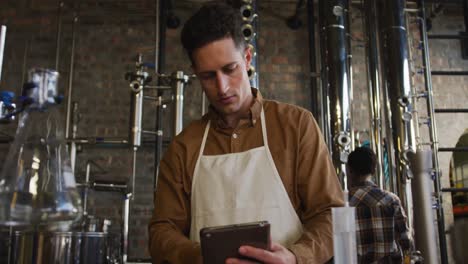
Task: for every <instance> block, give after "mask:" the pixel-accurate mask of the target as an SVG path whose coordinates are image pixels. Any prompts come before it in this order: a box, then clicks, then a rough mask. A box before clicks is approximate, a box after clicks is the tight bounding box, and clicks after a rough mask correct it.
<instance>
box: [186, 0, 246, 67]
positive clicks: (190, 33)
mask: <svg viewBox="0 0 468 264" xmlns="http://www.w3.org/2000/svg"><path fill="white" fill-rule="evenodd" d="M227 37H231V38H232V40H233V41H234V44H235V46H236V48H238V49H243V48H244V47H246V41H245V39H244V36H243V34H242V16H241V14H240V12H239V10H236V9H234V8H233V7H231V6H229V5H227V4H224V3H219V2H209V3H207V4H205V5H203V6H202V7H201V8H200V9H199V10H198V11H197V12H196V13H195V14H194V15H193V16H192V17H191V18H190V19H189V20H187V22H185V24H184V27H183V29H182V32H181V41H182V45H183V47H184V49H185V51H186V52H187V54H188V56H189V58H190V60H191V61H192V63H193V57H192V55H193V52H194V50H196V49H198V48H200V47H202V46H204V45H206V44H208V43H211V42H213V41H216V40H220V39H224V38H227Z"/></svg>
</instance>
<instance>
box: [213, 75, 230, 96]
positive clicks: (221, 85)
mask: <svg viewBox="0 0 468 264" xmlns="http://www.w3.org/2000/svg"><path fill="white" fill-rule="evenodd" d="M216 88H217V89H218V93H219V94H225V93H226V92H227V90H228V89H229V85H228V80H227V76H225V75H224V74H222V73H216Z"/></svg>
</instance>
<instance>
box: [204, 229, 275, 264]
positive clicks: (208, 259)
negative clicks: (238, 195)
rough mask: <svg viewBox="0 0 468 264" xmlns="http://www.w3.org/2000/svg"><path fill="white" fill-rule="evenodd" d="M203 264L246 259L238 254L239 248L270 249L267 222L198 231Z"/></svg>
mask: <svg viewBox="0 0 468 264" xmlns="http://www.w3.org/2000/svg"><path fill="white" fill-rule="evenodd" d="M200 241H201V248H202V255H203V263H204V264H224V263H225V261H226V259H227V258H232V257H233V258H240V259H248V258H247V257H244V256H242V255H240V254H239V248H240V247H241V246H253V247H256V248H262V249H266V250H269V249H270V224H269V223H268V222H267V221H260V222H251V223H242V224H236V225H227V226H216V227H205V228H203V229H201V230H200Z"/></svg>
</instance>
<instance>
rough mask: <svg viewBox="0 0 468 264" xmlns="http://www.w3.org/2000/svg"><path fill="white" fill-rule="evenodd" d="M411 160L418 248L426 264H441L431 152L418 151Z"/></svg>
mask: <svg viewBox="0 0 468 264" xmlns="http://www.w3.org/2000/svg"><path fill="white" fill-rule="evenodd" d="M410 159H411V170H412V171H413V175H414V178H413V184H412V189H413V192H412V193H413V201H414V228H415V232H414V234H415V242H416V247H417V249H418V250H420V251H421V253H422V256H423V258H424V263H427V264H432V263H434V264H435V263H439V256H438V254H437V242H436V241H437V240H436V230H435V226H434V222H435V219H434V216H433V213H432V199H431V197H432V186H431V185H432V179H431V175H430V172H431V170H432V162H431V160H432V155H431V151H428V150H422V149H418V151H417V152H416V155H411V156H410Z"/></svg>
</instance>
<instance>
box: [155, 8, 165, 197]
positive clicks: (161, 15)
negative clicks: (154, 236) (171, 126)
mask: <svg viewBox="0 0 468 264" xmlns="http://www.w3.org/2000/svg"><path fill="white" fill-rule="evenodd" d="M165 6H166V0H162V1H160V0H156V10H155V12H156V32H157V34H156V42H155V44H156V45H155V49H156V50H157V54H158V57H157V58H156V61H155V63H156V64H157V66H158V67H155V69H156V68H157V69H158V71H157V72H156V74H157V75H158V76H160V77H163V75H164V74H162V73H163V72H164V71H165V56H164V54H165V48H166V41H165V40H166V37H165V35H166V18H167V14H166V8H165ZM157 84H158V85H161V82H160V79H158V83H157ZM163 92H164V90H158V93H157V96H158V97H159V100H158V101H159V103H158V105H157V106H156V131H157V133H158V135H157V136H156V145H155V150H154V152H155V153H154V168H155V170H154V180H153V186H154V191H155V192H156V186H157V184H158V175H159V163H160V161H161V157H162V146H163V135H164V133H163V110H164V108H163V106H162V96H163Z"/></svg>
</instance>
